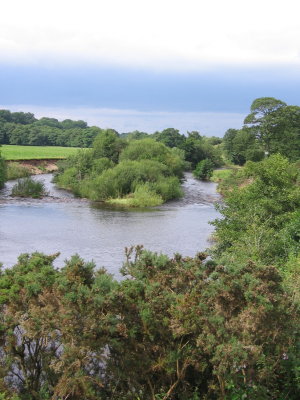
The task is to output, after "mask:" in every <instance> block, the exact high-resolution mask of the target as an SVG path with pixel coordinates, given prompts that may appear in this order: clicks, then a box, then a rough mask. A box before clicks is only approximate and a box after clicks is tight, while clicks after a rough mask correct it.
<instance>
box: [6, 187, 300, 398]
mask: <svg viewBox="0 0 300 400" xmlns="http://www.w3.org/2000/svg"><path fill="white" fill-rule="evenodd" d="M143 190H145V187H144V188H143ZM139 191H140V189H139V188H137V192H139ZM56 256H57V255H52V256H46V255H43V254H39V253H34V254H32V255H28V254H23V255H22V256H20V257H19V260H18V263H17V264H16V265H15V266H14V267H13V268H11V269H5V270H3V271H2V273H1V274H0V287H1V292H0V311H1V313H2V314H1V315H2V317H1V330H0V338H1V341H0V351H1V360H0V391H1V390H2V388H3V389H4V388H5V393H7V398H10V397H11V396H12V395H13V394H16V395H18V396H19V397H20V400H27V399H30V400H44V399H49V398H57V399H62V398H71V399H72V400H81V399H91V400H92V399H114V398H115V399H122V400H132V399H138V398H140V399H143V400H153V399H156V398H158V399H164V400H169V399H180V400H191V399H195V398H198V399H203V398H207V399H223V400H225V399H233V398H242V397H245V395H247V398H251V399H252V400H269V399H279V398H282V399H284V398H288V399H289V400H297V399H298V398H299V390H300V387H299V382H297V369H296V367H297V358H298V356H299V353H298V352H299V349H298V350H297V346H296V344H297V341H296V336H295V334H298V333H299V311H297V309H295V308H294V307H293V306H292V298H291V296H290V294H289V292H285V291H284V286H283V283H282V279H281V277H280V275H279V272H278V271H277V270H276V268H275V267H263V266H259V265H255V264H254V263H251V262H248V263H246V264H243V263H241V264H239V265H236V266H233V265H232V266H228V267H226V268H225V267H224V266H222V265H218V264H217V263H215V262H213V261H207V262H205V257H206V256H205V254H203V253H200V254H198V255H197V256H196V257H195V258H190V257H185V258H184V257H182V256H180V255H179V254H177V255H176V256H175V257H174V258H169V257H167V256H165V255H162V254H156V253H151V252H148V251H145V250H143V249H142V248H141V247H138V248H136V249H132V248H130V249H127V252H126V256H127V261H126V263H125V264H124V267H123V269H122V273H123V274H124V279H123V280H122V281H120V282H117V281H116V280H114V279H113V278H112V276H111V275H109V274H108V273H106V272H105V271H104V270H102V269H100V270H98V271H96V270H95V265H94V264H93V263H88V262H84V261H83V260H82V259H80V257H79V256H73V257H72V258H71V259H70V260H67V261H66V262H65V264H64V266H63V268H60V269H56V268H54V267H53V262H54V260H55V258H56ZM33 350H34V351H33ZM196 393H197V394H198V397H196ZM235 396H236V397H235Z"/></svg>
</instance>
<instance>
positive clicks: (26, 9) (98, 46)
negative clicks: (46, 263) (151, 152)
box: [0, 0, 300, 136]
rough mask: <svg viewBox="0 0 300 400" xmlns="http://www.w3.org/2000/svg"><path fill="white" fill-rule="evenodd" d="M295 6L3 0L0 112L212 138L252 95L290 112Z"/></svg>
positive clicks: (297, 66) (295, 69) (296, 96)
mask: <svg viewBox="0 0 300 400" xmlns="http://www.w3.org/2000/svg"><path fill="white" fill-rule="evenodd" d="M299 11H300V6H298V1H296V0H285V2H282V1H277V0H272V1H270V0H252V1H251V2H243V1H241V0H226V1H224V0H211V1H210V2H208V1H207V0H205V1H202V0H185V1H183V0H160V1H158V0H151V1H150V0H126V1H125V0H109V1H108V0H85V1H82V0H81V1H77V0H43V1H41V0H26V1H24V0H10V1H6V2H3V4H1V14H0V107H1V108H8V109H11V110H23V111H31V112H34V113H35V114H36V116H37V117H41V116H53V117H57V118H58V119H63V118H74V119H84V120H87V121H88V123H89V124H91V125H98V126H101V127H103V128H105V127H113V128H115V129H117V130H118V131H119V132H126V131H130V130H135V129H138V130H145V131H147V132H154V131H155V130H161V129H164V128H167V127H171V126H172V127H176V128H178V129H180V130H181V132H182V133H185V132H186V131H187V130H189V131H190V130H198V131H200V132H201V133H203V134H207V135H218V136H222V135H223V134H224V132H225V131H226V129H228V128H230V127H240V126H241V124H242V121H243V118H244V116H245V115H246V114H247V113H248V111H249V107H250V104H251V102H252V101H253V100H254V99H255V98H257V97H263V96H268V97H269V96H272V97H276V98H279V99H281V100H284V101H286V102H287V103H288V104H297V105H300V90H299V89H300V22H299Z"/></svg>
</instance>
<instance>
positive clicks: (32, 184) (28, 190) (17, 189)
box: [11, 177, 47, 199]
mask: <svg viewBox="0 0 300 400" xmlns="http://www.w3.org/2000/svg"><path fill="white" fill-rule="evenodd" d="M46 195H47V191H46V188H45V185H44V183H43V182H42V181H36V180H33V179H32V178H30V177H27V178H23V179H18V181H17V183H16V184H15V185H14V186H13V188H12V191H11V196H13V197H32V198H33V199H40V198H41V197H44V196H46Z"/></svg>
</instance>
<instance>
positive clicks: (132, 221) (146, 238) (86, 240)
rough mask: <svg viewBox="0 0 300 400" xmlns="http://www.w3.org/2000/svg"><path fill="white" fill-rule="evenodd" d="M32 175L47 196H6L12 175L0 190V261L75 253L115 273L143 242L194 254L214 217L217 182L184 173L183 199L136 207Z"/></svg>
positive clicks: (205, 243) (204, 243)
mask: <svg viewBox="0 0 300 400" xmlns="http://www.w3.org/2000/svg"><path fill="white" fill-rule="evenodd" d="M34 179H37V180H42V181H44V183H45V186H46V189H47V191H48V192H49V196H48V197H45V198H43V199H41V200H35V199H17V198H13V197H11V196H10V193H11V188H12V186H13V185H14V184H15V182H14V181H10V182H7V183H6V186H5V188H4V189H2V190H0V262H2V263H3V265H4V267H11V266H12V265H14V264H15V263H16V262H17V257H18V255H19V254H21V253H31V252H34V251H40V252H44V253H46V254H53V253H57V252H60V256H59V257H58V258H57V260H56V261H55V265H56V266H62V265H63V261H64V260H65V259H67V258H69V257H70V256H71V255H73V254H75V253H78V254H79V255H80V256H81V257H82V258H84V259H85V260H86V261H91V260H93V261H94V262H95V263H96V265H97V267H102V266H104V267H105V268H106V269H107V270H108V271H109V272H111V273H113V274H114V275H115V276H116V277H117V278H119V277H120V275H119V268H120V267H121V266H122V263H123V261H124V248H125V247H126V246H127V247H128V246H131V245H138V244H143V245H144V247H145V248H146V249H149V250H152V251H157V252H161V253H164V254H168V255H170V256H171V255H173V254H174V253H181V254H182V255H184V256H194V255H195V254H196V253H197V252H198V251H203V250H205V249H206V248H207V247H208V246H209V238H210V236H211V234H212V232H213V226H212V225H210V224H209V221H212V220H214V219H215V218H218V217H219V214H218V212H217V211H216V210H215V208H214V203H215V202H216V201H218V200H219V196H218V194H217V193H216V184H215V183H212V182H202V181H197V180H195V179H194V178H193V176H192V175H191V174H190V173H187V174H186V175H185V181H184V182H183V189H184V192H185V195H184V197H183V198H182V199H180V200H176V201H171V202H168V203H166V204H164V205H162V206H160V207H157V208H153V209H147V210H136V209H130V210H129V209H115V208H108V207H104V206H101V205H99V204H93V203H91V202H89V201H88V200H85V199H78V198H75V197H74V196H73V195H72V194H71V193H69V192H67V191H65V190H61V189H57V188H56V187H55V185H54V184H53V183H51V179H52V175H51V174H45V175H38V176H35V177H34Z"/></svg>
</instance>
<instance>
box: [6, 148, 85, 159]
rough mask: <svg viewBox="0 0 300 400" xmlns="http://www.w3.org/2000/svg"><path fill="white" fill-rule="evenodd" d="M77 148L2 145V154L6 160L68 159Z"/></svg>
mask: <svg viewBox="0 0 300 400" xmlns="http://www.w3.org/2000/svg"><path fill="white" fill-rule="evenodd" d="M77 150H78V148H76V147H57V146H16V145H2V146H1V147H0V151H1V154H2V155H3V157H4V158H5V159H6V160H40V159H60V158H62V159H63V158H66V157H68V156H70V155H72V154H74V153H76V151H77Z"/></svg>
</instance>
